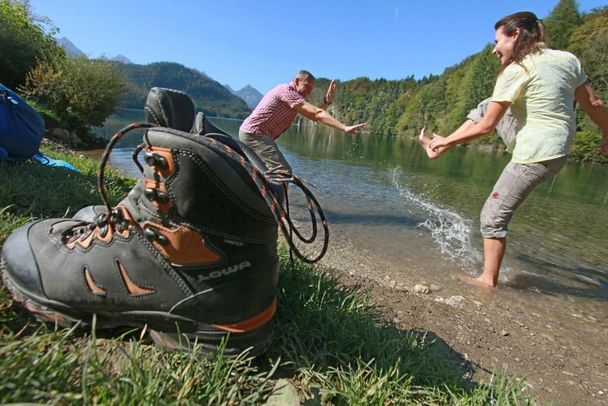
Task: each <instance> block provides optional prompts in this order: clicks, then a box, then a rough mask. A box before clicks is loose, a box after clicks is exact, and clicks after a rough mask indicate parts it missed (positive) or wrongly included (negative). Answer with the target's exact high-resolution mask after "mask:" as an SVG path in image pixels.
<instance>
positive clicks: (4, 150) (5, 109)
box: [0, 83, 44, 160]
mask: <svg viewBox="0 0 608 406" xmlns="http://www.w3.org/2000/svg"><path fill="white" fill-rule="evenodd" d="M43 135H44V120H43V119H42V117H40V114H38V113H37V112H36V110H34V109H33V108H32V107H31V106H30V105H29V104H27V103H26V102H25V101H24V100H23V99H21V98H20V97H19V96H17V94H16V93H15V92H13V91H12V90H10V89H9V88H7V87H6V86H4V85H3V84H2V83H0V160H3V159H13V160H23V159H28V158H31V157H32V156H33V155H34V154H35V153H36V152H38V148H39V147H40V142H41V141H42V136H43Z"/></svg>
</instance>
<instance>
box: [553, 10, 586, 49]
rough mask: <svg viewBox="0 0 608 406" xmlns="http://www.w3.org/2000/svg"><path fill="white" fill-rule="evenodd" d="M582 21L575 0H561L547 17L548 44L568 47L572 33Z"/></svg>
mask: <svg viewBox="0 0 608 406" xmlns="http://www.w3.org/2000/svg"><path fill="white" fill-rule="evenodd" d="M580 22H581V15H580V13H579V11H578V4H576V1H575V0H560V1H559V3H557V5H556V6H555V8H554V9H553V11H551V14H549V16H548V17H547V18H546V19H545V26H546V30H547V35H548V37H549V42H548V44H549V45H550V46H551V48H555V49H566V48H568V43H569V41H570V35H571V34H572V32H573V31H574V30H575V29H576V27H578V25H579V24H580Z"/></svg>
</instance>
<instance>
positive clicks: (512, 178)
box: [480, 156, 567, 238]
mask: <svg viewBox="0 0 608 406" xmlns="http://www.w3.org/2000/svg"><path fill="white" fill-rule="evenodd" d="M566 158H567V157H566V156H562V157H559V158H555V159H551V160H548V161H542V162H535V163H531V164H517V163H514V162H509V164H508V165H507V166H506V167H505V169H504V170H503V171H502V174H501V175H500V177H499V178H498V180H497V181H496V184H495V185H494V189H493V190H492V193H491V194H490V196H489V197H488V200H486V203H485V204H484V206H483V209H482V210H481V216H480V221H481V227H480V228H481V235H482V236H483V237H484V238H505V237H506V236H507V227H508V226H509V222H510V221H511V217H513V213H514V212H515V210H516V209H517V208H518V207H519V205H520V204H521V203H522V202H523V201H524V199H525V198H526V197H527V196H528V194H530V192H531V191H532V189H534V188H535V187H536V186H537V185H539V184H540V183H542V182H543V181H545V180H547V179H550V178H551V177H552V176H554V175H555V174H556V173H557V172H559V170H560V169H561V168H562V167H563V166H564V164H565V163H566Z"/></svg>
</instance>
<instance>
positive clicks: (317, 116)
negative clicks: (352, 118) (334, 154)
mask: <svg viewBox="0 0 608 406" xmlns="http://www.w3.org/2000/svg"><path fill="white" fill-rule="evenodd" d="M295 109H296V111H297V112H298V113H300V114H301V115H303V116H304V117H306V118H307V119H309V120H312V121H320V122H322V123H323V124H325V125H328V126H330V127H332V128H335V129H337V130H340V131H344V132H345V133H347V134H355V133H357V132H359V130H360V129H361V128H363V127H365V123H363V124H355V125H346V124H342V123H341V122H340V121H339V120H338V119H336V118H334V116H332V115H331V114H329V113H328V112H327V111H325V110H323V109H322V108H320V107H316V106H313V105H312V104H310V103H308V102H304V103H302V104H300V105H299V106H296V107H295Z"/></svg>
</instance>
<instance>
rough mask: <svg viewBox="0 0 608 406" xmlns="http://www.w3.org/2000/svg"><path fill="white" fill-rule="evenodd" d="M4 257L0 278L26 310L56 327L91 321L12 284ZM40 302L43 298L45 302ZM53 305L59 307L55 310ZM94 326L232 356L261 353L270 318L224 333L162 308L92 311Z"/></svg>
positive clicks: (268, 335) (266, 343)
mask: <svg viewBox="0 0 608 406" xmlns="http://www.w3.org/2000/svg"><path fill="white" fill-rule="evenodd" d="M4 268H5V265H4V261H2V263H1V264H0V271H1V272H2V282H3V283H4V286H6V288H7V289H8V291H9V292H10V294H11V296H12V297H13V300H14V301H15V302H16V303H18V304H19V305H20V306H22V307H23V308H24V309H26V310H27V311H28V312H30V313H31V314H32V315H33V316H34V317H35V318H36V319H37V320H39V321H41V322H43V323H52V324H56V325H58V326H60V327H73V326H76V325H78V326H79V327H83V328H84V327H87V326H90V325H92V316H93V315H92V314H89V313H82V314H74V310H73V309H71V308H70V307H68V306H66V305H64V304H62V303H60V302H51V301H49V300H47V299H43V298H36V299H34V298H33V297H32V296H33V295H31V294H27V293H26V292H25V291H24V290H23V289H21V288H20V287H19V286H18V284H16V283H15V282H14V281H13V280H12V279H11V277H10V276H9V274H8V272H7V271H6V270H5V269H4ZM41 302H46V303H45V304H43V303H41ZM57 307H60V308H62V310H58V309H57ZM95 315H96V322H95V326H96V328H99V329H109V328H115V327H136V328H144V329H146V330H147V331H148V334H149V335H150V337H151V338H152V341H153V342H154V343H155V344H156V345H157V346H159V347H162V348H163V349H165V350H168V351H173V350H185V351H192V350H193V349H194V347H195V346H196V345H198V346H199V347H200V348H199V349H200V350H201V352H202V353H203V354H206V355H213V354H215V353H217V351H218V348H220V347H223V352H222V353H223V355H224V356H227V357H235V356H238V355H239V354H242V353H243V352H245V351H246V352H247V355H250V356H258V355H261V354H263V353H264V352H265V351H266V350H267V348H268V347H269V345H270V342H271V340H272V332H273V327H274V320H273V319H271V320H270V321H268V322H267V323H265V324H264V325H262V326H260V327H258V328H256V329H254V330H251V331H247V332H244V333H228V332H226V331H223V330H219V329H217V330H216V329H213V326H212V325H210V324H209V325H208V326H209V329H201V328H200V325H201V323H197V322H196V321H194V320H189V319H186V318H183V317H180V316H176V315H174V314H170V313H165V312H146V311H136V312H119V313H96V314H95Z"/></svg>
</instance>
